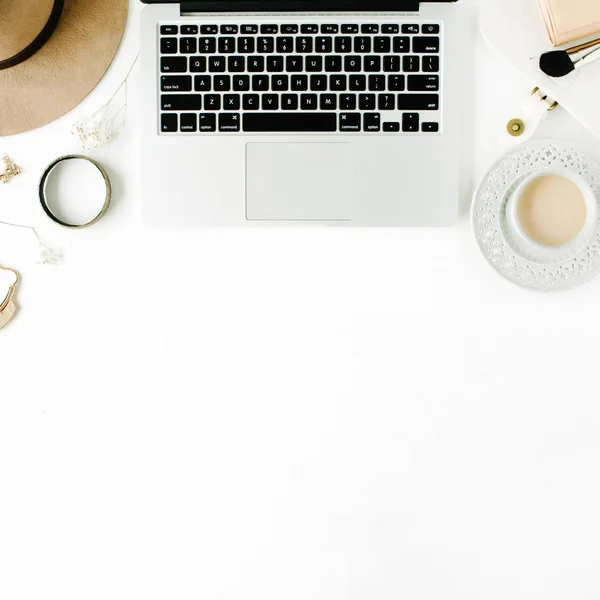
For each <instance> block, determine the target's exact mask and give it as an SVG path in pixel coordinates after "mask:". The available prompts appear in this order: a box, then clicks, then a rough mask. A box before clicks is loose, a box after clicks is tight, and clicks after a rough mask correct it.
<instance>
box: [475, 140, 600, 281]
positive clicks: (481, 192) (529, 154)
mask: <svg viewBox="0 0 600 600" xmlns="http://www.w3.org/2000/svg"><path fill="white" fill-rule="evenodd" d="M544 169H556V170H558V171H564V172H565V173H569V172H570V173H576V174H578V175H580V176H581V177H583V179H584V180H585V181H586V182H587V183H588V184H589V186H590V187H591V188H592V190H593V191H594V192H595V193H596V196H597V197H600V163H598V162H596V160H595V159H593V158H592V157H591V156H589V155H587V154H586V153H584V152H581V151H580V150H577V149H575V148H573V147H572V146H570V145H566V144H565V145H563V144H562V143H561V142H545V141H538V142H532V143H529V144H527V145H526V146H523V147H520V148H518V149H516V150H514V151H513V152H511V153H510V154H507V155H506V156H505V157H504V158H502V159H501V160H500V161H499V162H498V163H497V164H496V165H495V166H494V167H493V168H492V169H491V170H490V172H489V173H488V174H487V175H486V176H485V177H484V178H483V181H482V182H481V184H480V186H479V188H478V190H477V191H476V192H475V197H474V199H473V205H472V207H471V224H472V227H473V233H474V235H475V239H476V240H477V244H478V245H479V248H480V249H481V251H482V253H483V255H484V256H485V258H486V259H487V260H488V262H489V263H490V264H491V265H492V266H493V267H494V268H495V269H496V271H498V272H499V273H500V274H501V275H503V276H504V277H506V278H507V279H509V280H510V281H512V282H514V283H516V284H518V285H520V286H523V287H528V288H532V289H536V290H544V291H561V290H567V289H571V288H573V287H576V286H578V285H582V284H583V283H586V282H587V281H589V280H590V279H592V278H593V277H595V276H596V275H597V274H598V273H600V220H599V221H598V223H597V224H596V229H595V232H594V233H593V235H592V237H591V238H590V241H589V242H588V244H587V245H586V246H585V247H584V248H583V249H582V250H580V251H579V252H577V254H571V255H569V254H565V255H564V256H560V257H557V258H556V259H554V260H553V261H552V262H540V261H538V260H535V259H534V258H533V257H531V256H528V253H527V250H526V248H524V247H522V244H520V243H519V240H518V238H516V236H514V235H512V234H511V233H510V230H509V229H508V227H507V222H506V204H507V202H508V200H509V198H510V197H511V195H512V194H514V192H515V190H516V189H517V187H518V186H519V184H520V183H521V181H523V180H524V179H525V178H526V177H528V176H529V175H531V174H532V173H535V172H536V171H540V170H544Z"/></svg>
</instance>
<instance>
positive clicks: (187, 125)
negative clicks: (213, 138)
mask: <svg viewBox="0 0 600 600" xmlns="http://www.w3.org/2000/svg"><path fill="white" fill-rule="evenodd" d="M197 129H198V118H197V116H196V113H183V114H182V115H180V117H179V131H182V132H187V133H191V132H194V131H197Z"/></svg>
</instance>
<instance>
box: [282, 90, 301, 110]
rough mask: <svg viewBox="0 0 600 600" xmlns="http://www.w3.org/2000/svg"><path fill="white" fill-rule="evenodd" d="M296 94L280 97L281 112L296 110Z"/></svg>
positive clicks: (297, 104)
mask: <svg viewBox="0 0 600 600" xmlns="http://www.w3.org/2000/svg"><path fill="white" fill-rule="evenodd" d="M298 106H299V103H298V94H283V96H281V110H298Z"/></svg>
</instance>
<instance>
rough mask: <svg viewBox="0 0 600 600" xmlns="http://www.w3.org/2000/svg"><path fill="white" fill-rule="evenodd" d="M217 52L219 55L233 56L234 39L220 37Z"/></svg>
mask: <svg viewBox="0 0 600 600" xmlns="http://www.w3.org/2000/svg"><path fill="white" fill-rule="evenodd" d="M218 46H219V52H220V53H221V54H233V53H234V52H235V38H234V37H222V38H219V43H218Z"/></svg>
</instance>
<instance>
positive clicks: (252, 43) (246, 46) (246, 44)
mask: <svg viewBox="0 0 600 600" xmlns="http://www.w3.org/2000/svg"><path fill="white" fill-rule="evenodd" d="M255 49H256V40H255V39H254V38H253V37H239V38H238V52H239V53H240V54H252V53H253V52H255Z"/></svg>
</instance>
